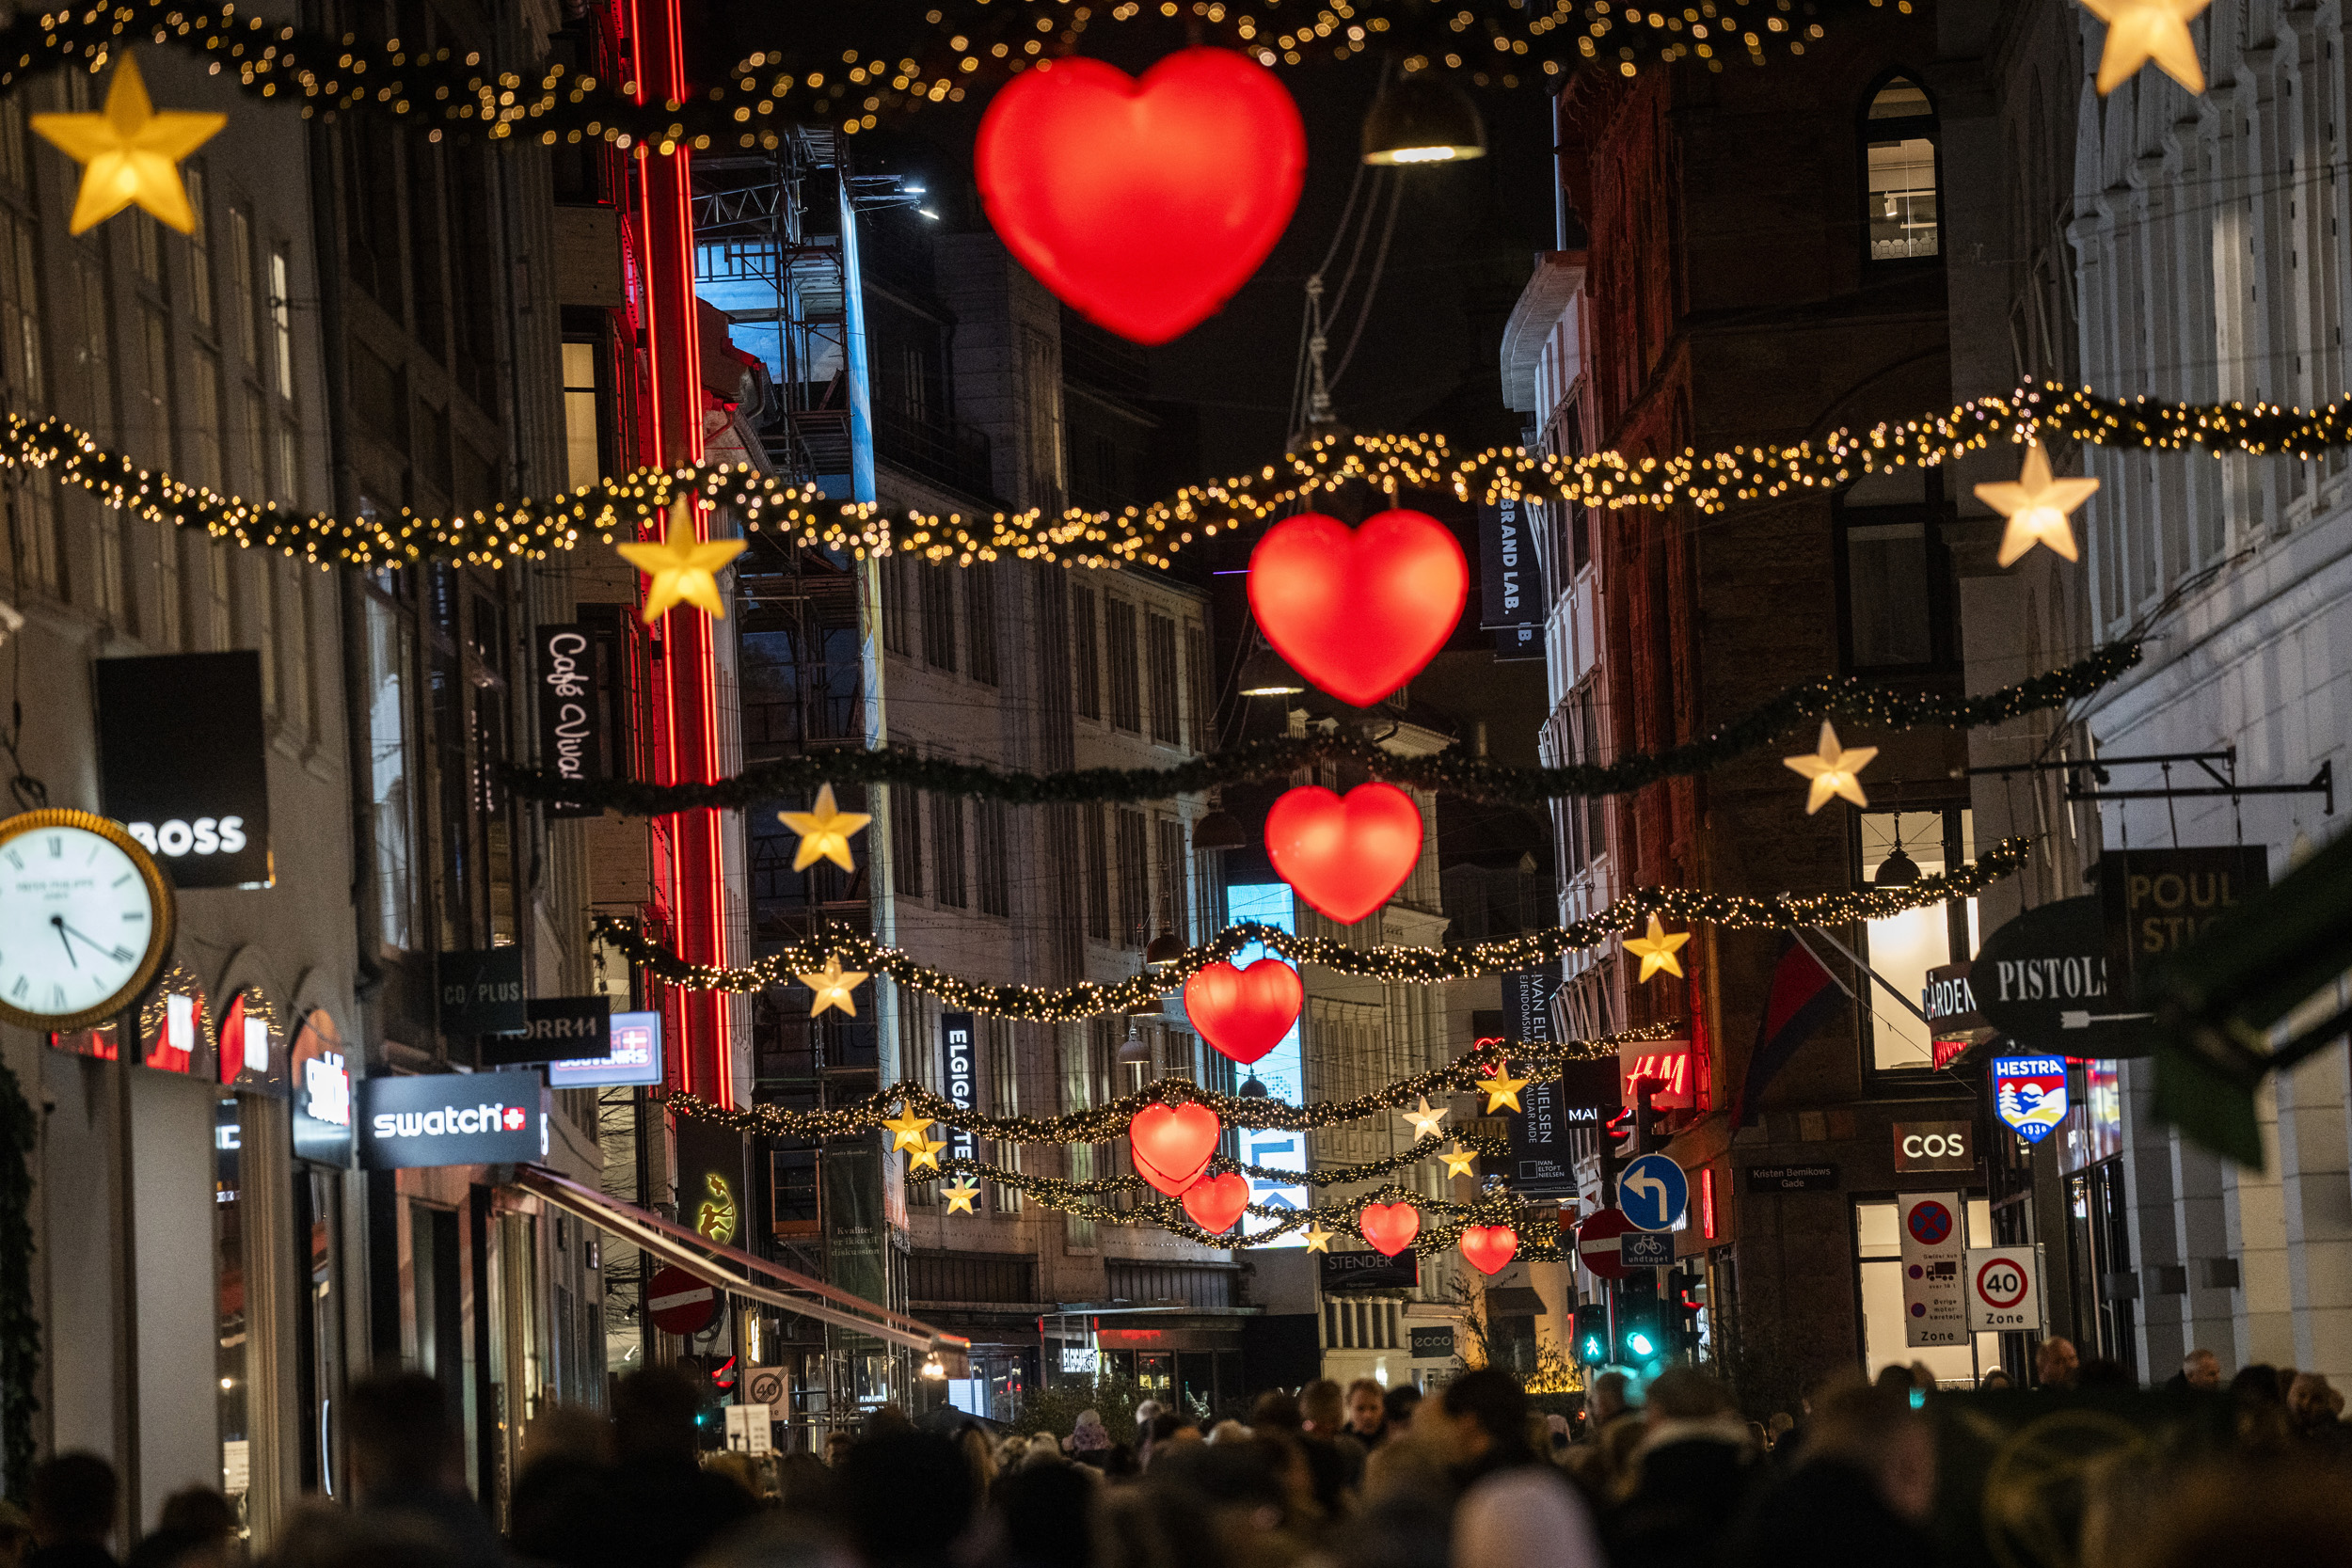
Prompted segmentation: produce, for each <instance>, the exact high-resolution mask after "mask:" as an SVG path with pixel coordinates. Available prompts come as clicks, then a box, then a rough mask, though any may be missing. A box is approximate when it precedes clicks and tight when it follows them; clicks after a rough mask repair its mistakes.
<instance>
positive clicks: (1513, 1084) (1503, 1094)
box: [1478, 1067, 1527, 1116]
mask: <svg viewBox="0 0 2352 1568" xmlns="http://www.w3.org/2000/svg"><path fill="white" fill-rule="evenodd" d="M1478 1086H1479V1087H1480V1088H1481V1089H1484V1090H1485V1091H1486V1114H1487V1115H1488V1116H1493V1115H1494V1114H1495V1113H1496V1112H1497V1111H1500V1110H1502V1108H1503V1107H1504V1106H1505V1105H1508V1106H1510V1107H1511V1109H1513V1110H1514V1111H1518V1110H1522V1109H1524V1107H1523V1106H1521V1105H1520V1104H1519V1091H1520V1090H1521V1089H1523V1088H1525V1087H1527V1080H1526V1079H1524V1078H1514V1077H1512V1076H1511V1069H1509V1068H1508V1067H1502V1068H1498V1069H1496V1070H1495V1075H1494V1076H1493V1077H1492V1078H1481V1079H1480V1080H1479V1081H1478Z"/></svg>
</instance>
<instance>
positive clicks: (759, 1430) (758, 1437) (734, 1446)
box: [727, 1404, 775, 1455]
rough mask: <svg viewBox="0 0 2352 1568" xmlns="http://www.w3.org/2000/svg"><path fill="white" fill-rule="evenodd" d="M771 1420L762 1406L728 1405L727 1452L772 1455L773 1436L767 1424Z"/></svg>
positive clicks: (765, 1407) (766, 1409) (773, 1449)
mask: <svg viewBox="0 0 2352 1568" xmlns="http://www.w3.org/2000/svg"><path fill="white" fill-rule="evenodd" d="M772 1419H773V1417H772V1416H771V1414H770V1412H769V1409H768V1406H766V1405H764V1404H730V1405H728V1406H727V1449H728V1451H729V1452H732V1453H748V1454H754V1455H757V1454H763V1453H773V1452H774V1451H775V1442H774V1436H775V1434H774V1433H772V1432H771V1430H770V1429H769V1423H770V1422H771V1420H772Z"/></svg>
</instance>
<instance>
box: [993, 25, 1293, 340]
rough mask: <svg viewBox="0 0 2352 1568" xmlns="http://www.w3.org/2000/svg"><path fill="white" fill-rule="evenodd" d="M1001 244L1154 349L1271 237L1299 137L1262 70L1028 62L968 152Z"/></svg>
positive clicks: (1230, 61) (1281, 220)
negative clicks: (1136, 70) (1139, 71)
mask: <svg viewBox="0 0 2352 1568" xmlns="http://www.w3.org/2000/svg"><path fill="white" fill-rule="evenodd" d="M972 166H973V172H974V173H975V174H976V175H977V177H978V180H979V186H980V201H981V203H982V205H984V206H985V207H986V208H987V209H988V221H989V222H991V223H992V224H994V225H995V226H996V232H997V234H998V235H1000V236H1001V237H1002V238H1003V240H1004V242H1005V245H1006V248H1008V249H1009V250H1010V251H1011V252H1012V253H1013V255H1014V256H1015V257H1016V258H1018V259H1019V260H1020V262H1021V264H1022V265H1023V266H1025V267H1026V268H1028V269H1029V271H1030V272H1032V273H1034V274H1036V275H1037V277H1038V280H1039V281H1040V282H1041V283H1043V284H1044V285H1045V286H1046V287H1047V288H1049V289H1051V290H1053V291H1054V293H1055V294H1056V295H1057V296H1058V297H1059V298H1060V299H1061V300H1062V301H1063V302H1065V303H1066V304H1068V305H1069V306H1070V307H1071V308H1072V309H1074V310H1076V311H1077V312H1078V313H1079V314H1080V315H1082V316H1084V317H1086V318H1087V319H1088V320H1089V321H1091V322H1093V323H1095V324H1096V325H1101V326H1106V327H1108V328H1110V330H1112V331H1113V332H1116V333H1118V334H1119V335H1120V337H1122V338H1130V339H1133V340H1134V341H1136V342H1138V343H1164V342H1167V341H1168V340H1169V339H1170V338H1173V337H1176V336H1177V335H1179V334H1180V333H1183V332H1185V331H1188V330H1189V329H1191V328H1192V327H1193V326H1195V325H1199V324H1200V322H1201V321H1202V320H1204V319H1205V318H1206V317H1208V316H1209V315H1211V314H1212V313H1214V312H1215V311H1216V309H1218V308H1219V307H1221V306H1223V305H1224V303H1225V302H1226V300H1227V299H1229V298H1231V297H1232V293H1233V291H1234V290H1236V289H1238V288H1240V287H1241V286H1242V285H1243V284H1244V283H1246V282H1248V280H1249V275H1250V274H1251V273H1254V272H1256V271H1257V270H1258V263H1259V262H1261V261H1264V260H1265V257H1266V252H1267V251H1269V250H1272V249H1273V248H1274V242H1275V241H1277V240H1279V239H1280V238H1281V237H1282V230H1283V229H1285V228H1286V227H1288V225H1289V223H1290V220H1291V212H1292V210H1293V209H1294V208H1295V207H1296V206H1297V205H1298V193H1299V189H1300V187H1301V186H1302V185H1304V183H1305V182H1306V177H1307V129H1306V126H1305V124H1304V123H1303V122H1302V121H1301V120H1300V119H1299V118H1298V105H1297V104H1295V103H1292V102H1291V95H1290V93H1289V91H1288V90H1287V89H1286V88H1284V87H1283V86H1282V84H1281V83H1280V82H1279V81H1277V80H1276V79H1275V76H1274V73H1273V72H1272V71H1268V70H1266V69H1265V68H1264V67H1263V66H1261V65H1259V64H1258V63H1257V62H1256V61H1254V60H1251V59H1249V58H1248V56H1246V55H1236V54H1234V53H1233V52H1232V51H1231V50H1228V49H1185V50H1181V51H1179V52H1178V53H1176V54H1173V55H1169V56H1168V58H1166V59H1164V60H1162V61H1161V62H1160V63H1159V64H1157V65H1155V66H1153V67H1152V69H1151V70H1149V71H1145V72H1144V73H1143V76H1142V78H1141V79H1140V80H1137V79H1136V78H1135V77H1132V76H1129V75H1128V74H1127V73H1126V72H1125V71H1121V70H1120V69H1119V68H1118V67H1117V66H1112V65H1105V64H1104V63H1103V62H1102V61H1101V60H1089V59H1083V58H1070V59H1060V60H1055V61H1052V62H1051V63H1050V64H1044V65H1039V66H1037V67H1035V68H1033V69H1031V70H1029V71H1024V72H1023V73H1022V74H1021V75H1020V76H1018V77H1015V78H1014V79H1013V80H1012V81H1011V82H1010V83H1009V84H1008V85H1007V86H1006V87H1005V88H1004V89H1003V90H1002V91H1000V92H999V93H997V95H996V97H995V100H994V102H993V103H990V104H989V106H988V113H987V114H985V115H983V116H982V117H981V118H980V132H979V138H978V140H977V142H976V143H975V144H974V146H973V150H972Z"/></svg>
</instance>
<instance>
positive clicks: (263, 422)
mask: <svg viewBox="0 0 2352 1568" xmlns="http://www.w3.org/2000/svg"><path fill="white" fill-rule="evenodd" d="M269 447H270V440H269V405H268V404H267V403H266V402H265V401H264V400H263V398H262V394H261V392H260V390H259V389H258V388H253V387H250V386H248V387H246V389H245V470H246V484H247V486H249V489H248V494H250V495H251V496H252V497H253V498H254V499H257V500H266V499H269V494H270V482H269Z"/></svg>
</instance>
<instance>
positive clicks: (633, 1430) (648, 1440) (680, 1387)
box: [612, 1367, 702, 1465]
mask: <svg viewBox="0 0 2352 1568" xmlns="http://www.w3.org/2000/svg"><path fill="white" fill-rule="evenodd" d="M701 1412H702V1390H701V1389H700V1388H699V1387H697V1386H695V1383H694V1380H693V1379H692V1378H691V1377H689V1376H688V1375H687V1374H686V1373H684V1372H682V1371H680V1370H678V1369H677V1368H675V1367H647V1368H644V1370H640V1371H634V1372H631V1373H629V1374H628V1376H627V1377H625V1378H623V1379H621V1381H620V1382H619V1383H617V1384H615V1385H613V1387H612V1448H613V1451H614V1453H615V1454H616V1455H617V1456H618V1457H619V1459H620V1462H621V1463H622V1464H623V1465H629V1464H632V1463H635V1464H643V1463H644V1462H645V1461H648V1460H666V1461H670V1462H673V1463H675V1462H676V1461H679V1460H683V1461H685V1462H686V1463H687V1464H690V1465H691V1464H692V1463H693V1461H694V1450H695V1449H696V1447H697V1446H698V1445H697V1443H696V1440H695V1436H694V1418H695V1417H696V1416H698V1415H700V1414H701Z"/></svg>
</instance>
